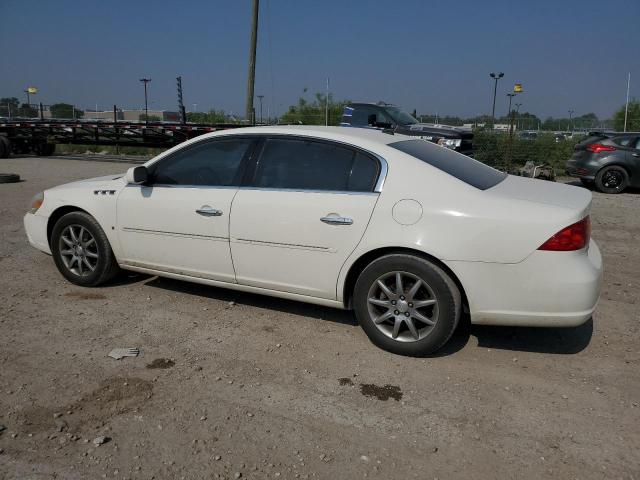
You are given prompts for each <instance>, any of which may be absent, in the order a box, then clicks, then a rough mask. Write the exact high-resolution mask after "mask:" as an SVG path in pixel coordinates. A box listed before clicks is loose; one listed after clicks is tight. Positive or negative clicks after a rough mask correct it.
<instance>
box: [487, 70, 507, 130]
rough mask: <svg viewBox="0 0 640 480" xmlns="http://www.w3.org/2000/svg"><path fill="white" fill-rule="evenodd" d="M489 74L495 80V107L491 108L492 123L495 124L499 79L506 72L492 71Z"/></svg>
mask: <svg viewBox="0 0 640 480" xmlns="http://www.w3.org/2000/svg"><path fill="white" fill-rule="evenodd" d="M489 76H490V77H491V78H493V80H494V81H495V82H494V84H493V109H492V110H491V125H492V126H494V125H495V124H496V93H497V91H498V80H500V79H501V78H502V77H504V73H502V72H500V73H493V72H491V73H490V74H489Z"/></svg>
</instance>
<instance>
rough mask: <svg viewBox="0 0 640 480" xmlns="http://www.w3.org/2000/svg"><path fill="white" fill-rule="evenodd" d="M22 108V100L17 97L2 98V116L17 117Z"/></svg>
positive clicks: (0, 99)
mask: <svg viewBox="0 0 640 480" xmlns="http://www.w3.org/2000/svg"><path fill="white" fill-rule="evenodd" d="M19 109H20V101H19V100H18V99H17V98H16V97H4V98H0V117H15V116H17V115H18V111H19Z"/></svg>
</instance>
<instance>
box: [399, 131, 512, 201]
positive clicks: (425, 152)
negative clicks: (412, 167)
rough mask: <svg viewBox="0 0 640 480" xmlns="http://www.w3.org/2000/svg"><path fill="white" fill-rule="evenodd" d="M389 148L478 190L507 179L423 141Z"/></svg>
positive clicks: (478, 163) (412, 141)
mask: <svg viewBox="0 0 640 480" xmlns="http://www.w3.org/2000/svg"><path fill="white" fill-rule="evenodd" d="M389 146H390V147H393V148H395V149H397V150H400V151H401V152H404V153H406V154H408V155H411V156H412V157H415V158H417V159H418V160H422V161H423V162H425V163H428V164H429V165H431V166H433V167H435V168H437V169H439V170H442V171H443V172H445V173H448V174H449V175H451V176H453V177H455V178H457V179H458V180H461V181H463V182H464V183H467V184H469V185H471V186H473V187H476V188H479V189H480V190H486V189H488V188H491V187H493V186H495V185H497V184H498V183H500V182H501V181H502V180H504V179H505V178H506V177H507V174H506V173H503V172H500V171H498V170H496V169H494V168H491V167H490V166H488V165H485V164H484V163H481V162H478V161H477V160H474V159H473V158H471V157H467V156H466V155H462V154H460V153H457V152H454V151H453V150H451V149H449V148H443V147H439V146H437V145H433V144H432V143H430V142H426V141H425V140H403V141H401V142H395V143H390V144H389Z"/></svg>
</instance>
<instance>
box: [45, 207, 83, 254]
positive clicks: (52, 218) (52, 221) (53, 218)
mask: <svg viewBox="0 0 640 480" xmlns="http://www.w3.org/2000/svg"><path fill="white" fill-rule="evenodd" d="M71 212H83V213H86V214H87V215H91V214H90V213H89V212H87V211H86V210H84V209H82V208H80V207H76V206H74V205H65V206H63V207H58V208H56V209H55V210H54V211H53V212H51V215H49V220H48V221H47V243H48V244H49V248H51V234H52V233H53V227H55V225H56V223H58V220H60V219H61V218H62V217H64V216H65V215H66V214H67V213H71ZM91 216H93V215H91Z"/></svg>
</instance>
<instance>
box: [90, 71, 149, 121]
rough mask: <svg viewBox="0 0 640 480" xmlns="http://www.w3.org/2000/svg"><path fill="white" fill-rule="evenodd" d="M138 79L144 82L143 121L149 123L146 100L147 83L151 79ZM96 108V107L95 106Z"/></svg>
mask: <svg viewBox="0 0 640 480" xmlns="http://www.w3.org/2000/svg"><path fill="white" fill-rule="evenodd" d="M140 81H141V82H142V83H144V123H145V124H146V123H149V104H148V102H147V83H149V82H150V81H151V79H150V78H141V79H140ZM96 110H98V107H96Z"/></svg>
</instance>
